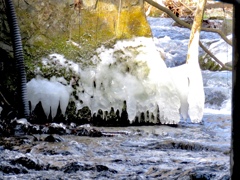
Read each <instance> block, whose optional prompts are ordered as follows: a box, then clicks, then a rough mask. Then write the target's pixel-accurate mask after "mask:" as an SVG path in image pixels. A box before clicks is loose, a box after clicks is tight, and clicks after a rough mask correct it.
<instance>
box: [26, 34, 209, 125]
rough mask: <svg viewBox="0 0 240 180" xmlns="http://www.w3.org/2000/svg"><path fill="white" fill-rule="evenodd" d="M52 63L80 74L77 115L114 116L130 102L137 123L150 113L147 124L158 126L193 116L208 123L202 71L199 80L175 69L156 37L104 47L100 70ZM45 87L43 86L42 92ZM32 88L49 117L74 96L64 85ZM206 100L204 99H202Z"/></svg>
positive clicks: (60, 60) (54, 57) (59, 60)
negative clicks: (204, 114)
mask: <svg viewBox="0 0 240 180" xmlns="http://www.w3.org/2000/svg"><path fill="white" fill-rule="evenodd" d="M51 62H54V63H53V65H54V66H55V65H56V64H58V65H61V66H65V67H66V68H67V69H71V70H72V71H73V72H75V74H76V75H77V77H78V82H77V84H78V86H77V87H76V88H75V89H74V90H73V91H75V92H74V94H75V96H72V99H73V101H74V102H75V105H76V107H77V110H79V109H81V108H83V107H84V106H87V107H89V108H90V110H91V113H92V115H93V114H94V113H97V112H98V110H100V109H101V110H102V111H103V112H105V111H108V112H110V110H111V108H114V111H115V112H116V111H117V110H119V111H120V113H121V110H122V108H123V106H124V102H126V108H127V113H128V118H129V120H130V121H131V122H133V121H134V119H135V118H136V117H139V118H140V116H141V114H142V113H144V114H145V121H149V122H154V123H156V122H157V121H158V119H159V120H160V122H161V123H164V124H177V123H178V122H179V121H180V113H181V114H182V116H183V117H184V118H187V117H188V115H189V116H190V118H191V119H192V121H193V122H199V120H201V118H202V111H203V107H202V106H203V105H204V104H202V102H204V96H202V95H200V96H199V98H196V97H195V96H196V94H199V92H200V94H201V93H202V91H203V88H202V90H201V89H200V90H198V88H199V87H200V86H198V83H199V81H201V72H200V77H199V75H197V76H195V73H194V72H198V71H197V70H196V69H192V67H190V68H189V67H188V66H180V67H178V68H172V69H171V70H169V69H168V68H167V67H166V65H165V63H164V61H163V60H162V58H161V56H160V53H159V52H158V51H157V50H156V47H155V44H154V42H153V40H152V39H151V38H144V37H138V38H134V39H131V40H122V41H118V42H116V44H115V45H114V47H113V48H105V47H104V46H102V47H100V48H98V49H97V50H96V55H95V56H93V58H92V62H93V64H95V65H94V66H87V67H84V66H81V64H76V63H74V62H73V61H70V60H67V59H65V58H64V57H63V56H62V55H59V54H51V55H50V56H49V58H44V59H43V64H44V65H46V66H49V64H51ZM196 68H197V67H196ZM198 68H199V67H198ZM199 71H200V69H199ZM193 77H195V78H193ZM189 79H190V82H191V83H190V84H189ZM195 80H196V82H194V81H195ZM200 83H202V82H200ZM48 86H49V87H48ZM193 86H196V88H194V87H193ZM39 87H42V88H40V89H41V91H40V89H39ZM28 88H29V94H30V96H29V97H30V101H31V102H32V101H33V102H32V109H33V108H34V107H35V105H36V103H37V102H38V101H40V100H41V101H43V106H46V107H45V108H44V110H45V112H46V113H49V111H50V110H49V107H51V110H52V109H54V110H56V106H57V105H58V103H59V101H60V104H64V108H63V109H65V108H66V104H67V102H68V100H69V93H68V91H67V90H66V87H64V86H63V85H61V84H60V83H56V82H49V81H46V80H37V79H33V80H32V81H30V82H29V83H28ZM56 91H58V92H56ZM60 91H61V92H60ZM192 91H194V93H191V92H192ZM63 92H64V93H63ZM37 94H40V95H37ZM60 94H61V95H60ZM62 94H64V95H62ZM189 94H192V95H191V98H193V99H194V100H192V99H191V98H190V97H189ZM62 96H63V97H62ZM76 96H77V97H76ZM61 98H63V99H61ZM201 98H203V100H200V101H198V100H197V99H201ZM49 100H50V101H49ZM49 103H51V104H49ZM190 108H192V109H191V110H190ZM179 111H180V113H179ZM54 112H55V111H54ZM64 112H65V111H64ZM52 113H53V112H52ZM54 114H55V113H53V115H54Z"/></svg>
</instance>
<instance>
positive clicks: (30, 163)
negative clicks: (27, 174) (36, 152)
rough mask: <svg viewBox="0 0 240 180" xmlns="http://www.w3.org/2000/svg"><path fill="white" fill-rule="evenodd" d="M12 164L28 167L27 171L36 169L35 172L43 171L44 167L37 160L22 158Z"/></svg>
mask: <svg viewBox="0 0 240 180" xmlns="http://www.w3.org/2000/svg"><path fill="white" fill-rule="evenodd" d="M11 163H12V164H14V165H15V164H21V165H22V166H23V167H26V168H27V169H34V170H43V169H45V168H44V165H42V164H40V163H39V162H37V161H36V160H33V159H30V158H28V157H20V158H18V159H15V160H12V161H11Z"/></svg>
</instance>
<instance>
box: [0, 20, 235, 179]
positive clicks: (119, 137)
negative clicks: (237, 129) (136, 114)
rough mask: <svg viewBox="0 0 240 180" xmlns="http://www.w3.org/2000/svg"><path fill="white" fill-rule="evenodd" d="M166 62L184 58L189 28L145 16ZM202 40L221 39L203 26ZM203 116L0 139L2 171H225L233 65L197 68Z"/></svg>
mask: <svg viewBox="0 0 240 180" xmlns="http://www.w3.org/2000/svg"><path fill="white" fill-rule="evenodd" d="M149 22H150V24H151V27H152V30H153V35H154V37H155V42H156V45H157V46H158V47H162V48H163V49H164V51H165V52H167V53H166V59H165V60H166V63H167V64H168V66H174V65H178V64H181V63H183V62H184V60H185V56H186V52H187V43H188V38H189V30H187V29H183V28H179V27H171V23H172V21H171V20H169V19H154V18H149ZM201 38H202V39H204V40H205V41H206V42H207V41H208V42H209V41H212V42H214V41H215V40H216V39H219V37H218V35H215V34H213V33H203V34H202V35H201ZM203 80H204V90H205V95H206V109H205V113H204V117H203V121H202V123H199V124H193V123H191V122H190V121H183V120H182V121H181V122H180V123H179V124H178V125H177V126H166V125H161V126H132V127H88V126H86V129H93V128H94V129H95V130H98V131H100V132H102V134H103V135H104V136H101V137H89V136H72V135H62V136H60V135H53V136H54V137H55V139H54V140H53V141H55V142H49V141H51V140H48V138H49V136H48V135H37V134H36V135H35V136H27V135H24V136H19V137H6V138H1V140H0V179H9V180H10V179H26V180H28V179H41V180H42V179H51V180H55V179H166V180H169V179H186V180H187V179H222V180H223V179H230V164H229V163H230V162H229V157H230V132H231V116H230V109H231V108H230V97H231V73H230V72H225V71H224V72H210V71H203Z"/></svg>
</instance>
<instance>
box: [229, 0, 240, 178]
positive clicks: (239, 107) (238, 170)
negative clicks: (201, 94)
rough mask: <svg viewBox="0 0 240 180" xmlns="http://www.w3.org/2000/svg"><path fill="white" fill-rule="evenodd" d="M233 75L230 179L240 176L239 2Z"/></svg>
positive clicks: (234, 39)
mask: <svg viewBox="0 0 240 180" xmlns="http://www.w3.org/2000/svg"><path fill="white" fill-rule="evenodd" d="M233 11H234V12H233V77H232V86H233V88H232V142H231V161H230V162H231V163H230V164H231V179H232V180H238V179H239V177H240V119H239V118H240V14H239V11H240V4H239V3H237V2H236V3H235V4H234V10H233Z"/></svg>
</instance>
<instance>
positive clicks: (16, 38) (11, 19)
mask: <svg viewBox="0 0 240 180" xmlns="http://www.w3.org/2000/svg"><path fill="white" fill-rule="evenodd" d="M5 4H6V10H7V19H8V23H9V27H10V31H11V36H12V43H13V52H14V58H15V61H16V70H17V78H18V86H17V87H18V92H19V99H20V105H19V107H18V110H19V118H23V117H24V118H28V117H29V104H28V101H27V85H26V84H27V80H26V72H25V67H24V58H23V48H22V40H21V34H20V29H19V26H18V21H17V16H16V12H15V8H14V5H13V2H12V0H5Z"/></svg>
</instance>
